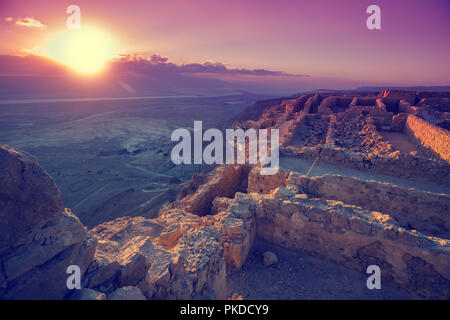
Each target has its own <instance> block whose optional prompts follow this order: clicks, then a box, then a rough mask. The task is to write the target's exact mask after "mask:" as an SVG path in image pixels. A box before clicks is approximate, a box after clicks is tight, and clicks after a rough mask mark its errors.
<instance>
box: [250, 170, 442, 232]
mask: <svg viewBox="0 0 450 320" xmlns="http://www.w3.org/2000/svg"><path fill="white" fill-rule="evenodd" d="M277 187H286V188H294V189H298V190H299V192H300V193H305V194H308V195H309V196H311V197H314V198H323V199H327V200H339V201H343V202H344V203H346V204H353V205H357V206H360V207H361V208H363V209H366V210H371V211H379V212H383V213H386V214H389V215H390V216H391V217H393V218H394V219H395V220H397V221H398V223H399V224H401V225H402V226H405V227H408V228H410V229H415V230H419V231H423V232H426V233H428V234H432V235H435V236H445V237H450V196H449V195H445V194H435V193H431V192H425V191H420V190H416V189H407V188H403V187H400V186H397V185H393V184H390V183H382V182H377V181H365V180H361V179H358V178H354V177H347V176H341V175H323V176H317V177H307V176H304V175H300V174H298V173H296V172H288V171H284V170H280V172H278V173H277V174H276V175H273V176H262V175H260V174H259V171H258V170H256V169H254V170H252V171H251V172H250V174H249V176H248V193H263V194H267V193H271V192H272V191H273V190H275V189H276V188H277Z"/></svg>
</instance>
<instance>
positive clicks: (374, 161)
mask: <svg viewBox="0 0 450 320" xmlns="http://www.w3.org/2000/svg"><path fill="white" fill-rule="evenodd" d="M280 154H281V155H285V156H291V157H298V158H302V159H309V160H314V159H316V158H317V157H319V159H320V160H321V161H324V162H326V163H330V164H333V165H337V166H342V167H346V168H351V169H358V170H365V171H371V172H376V173H379V174H389V175H392V176H395V177H401V178H406V179H411V180H415V181H424V182H431V183H435V184H444V185H448V182H449V181H450V164H448V163H446V162H445V161H437V160H432V159H424V158H422V157H419V156H416V155H411V154H402V153H400V151H395V152H392V153H391V154H389V155H388V156H377V155H373V154H365V153H360V152H347V151H345V150H344V149H343V148H336V147H330V146H316V147H302V148H294V147H291V146H290V147H286V148H280Z"/></svg>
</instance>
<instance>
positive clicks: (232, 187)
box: [185, 165, 250, 216]
mask: <svg viewBox="0 0 450 320" xmlns="http://www.w3.org/2000/svg"><path fill="white" fill-rule="evenodd" d="M249 170H250V168H249V167H247V166H238V165H236V166H234V165H230V166H221V167H219V168H217V170H216V172H215V175H214V176H213V177H212V180H209V181H208V183H206V184H204V185H202V186H200V188H199V189H198V190H197V192H196V193H195V194H193V195H190V196H188V197H187V198H186V199H185V201H187V202H188V203H189V204H188V205H187V208H188V211H189V212H191V213H194V214H196V215H199V216H202V215H205V214H207V213H208V212H209V210H210V209H211V204H212V201H213V200H214V198H216V197H233V196H234V194H235V192H236V191H238V190H239V188H240V187H241V183H246V181H247V174H248V172H249ZM244 187H245V188H246V186H244Z"/></svg>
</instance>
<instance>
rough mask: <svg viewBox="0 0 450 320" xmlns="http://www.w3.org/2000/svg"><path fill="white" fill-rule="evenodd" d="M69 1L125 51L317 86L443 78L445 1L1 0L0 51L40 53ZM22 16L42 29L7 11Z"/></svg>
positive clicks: (447, 45) (449, 32)
mask: <svg viewBox="0 0 450 320" xmlns="http://www.w3.org/2000/svg"><path fill="white" fill-rule="evenodd" d="M74 3H76V4H77V5H78V6H80V8H81V10H82V23H93V24H95V25H97V26H99V27H100V28H102V30H104V31H106V32H109V33H110V34H112V35H113V36H114V37H115V38H116V40H117V42H118V44H119V51H120V53H124V54H131V53H139V54H141V55H144V56H147V57H150V56H151V55H153V54H160V55H162V56H166V57H168V59H169V62H171V63H175V64H177V65H181V64H191V63H204V62H205V61H213V62H220V63H224V64H226V65H227V66H228V67H229V68H244V69H248V70H253V69H265V70H271V71H280V72H284V73H288V74H301V75H309V76H310V77H309V79H308V80H307V81H310V82H314V83H317V85H319V84H321V82H320V81H321V79H322V80H323V79H328V80H325V81H323V82H322V83H323V85H329V84H331V85H332V83H339V81H340V83H341V84H346V85H350V84H353V83H355V84H357V83H360V84H361V85H367V84H371V85H449V84H450V59H449V57H450V1H448V0H428V1H425V0H408V1H406V0H403V1H401V0H386V1H383V0H371V1H365V0H342V1H335V0H315V1H309V0H308V1H306V0H305V1H301V0H298V1H294V0H277V1H275V0H271V1H267V0H258V1H256V0H255V1H252V0H246V1H242V0H227V1H224V0H190V1H185V0H171V1H118V0H107V1H106V0H100V1H85V0H77V1H72V0H71V1H23V0H14V1H8V0H6V1H5V0H3V1H1V3H0V14H1V17H0V18H1V19H0V20H1V21H0V37H1V39H2V41H1V43H0V54H10V55H20V54H23V53H24V52H36V53H39V50H41V49H42V47H44V46H45V45H46V43H48V41H50V40H51V39H52V37H54V36H55V34H57V33H58V32H61V31H62V30H64V29H65V25H66V24H65V22H66V18H67V16H68V15H67V14H66V13H65V9H66V7H67V6H68V5H69V4H74ZM370 4H376V5H378V6H380V8H381V25H382V29H381V30H368V29H367V28H366V19H367V17H368V14H366V8H367V7H368V6H369V5H370ZM25 17H32V18H34V19H35V20H36V21H39V22H40V23H42V25H45V28H39V27H26V26H23V25H22V26H21V25H18V24H15V23H14V21H15V20H11V19H9V21H7V20H5V19H7V18H13V19H18V18H25ZM30 50H31V51H30ZM0 73H2V70H0ZM227 76H231V75H227ZM330 79H331V80H330ZM302 81H306V80H305V79H302Z"/></svg>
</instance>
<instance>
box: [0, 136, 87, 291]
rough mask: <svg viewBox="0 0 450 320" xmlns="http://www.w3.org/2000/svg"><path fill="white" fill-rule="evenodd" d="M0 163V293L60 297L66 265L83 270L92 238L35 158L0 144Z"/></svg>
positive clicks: (63, 287)
mask: <svg viewBox="0 0 450 320" xmlns="http://www.w3.org/2000/svg"><path fill="white" fill-rule="evenodd" d="M0 163H1V164H2V165H1V166H0V264H1V268H0V298H13V299H61V298H63V297H64V295H65V294H67V292H68V290H67V288H66V279H67V276H68V275H67V273H66V269H67V267H68V266H69V265H73V264H75V265H78V266H79V267H80V268H81V272H84V271H85V270H86V268H87V266H88V264H89V263H90V262H91V260H92V256H93V254H94V251H95V246H96V240H95V239H94V238H93V237H91V236H89V235H88V233H87V230H86V228H85V227H84V226H83V225H82V223H81V222H80V221H79V220H78V218H77V217H76V216H75V215H74V214H72V212H71V211H70V210H69V209H66V208H64V206H63V205H62V201H61V195H60V192H59V190H58V188H57V186H56V185H55V183H54V181H53V179H52V178H51V177H49V176H48V175H47V173H46V172H45V171H44V170H43V169H42V168H41V167H40V166H39V164H38V163H37V161H36V159H34V158H33V157H32V156H30V155H28V154H26V153H23V152H19V151H16V150H14V149H12V148H9V147H7V146H5V145H0Z"/></svg>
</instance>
